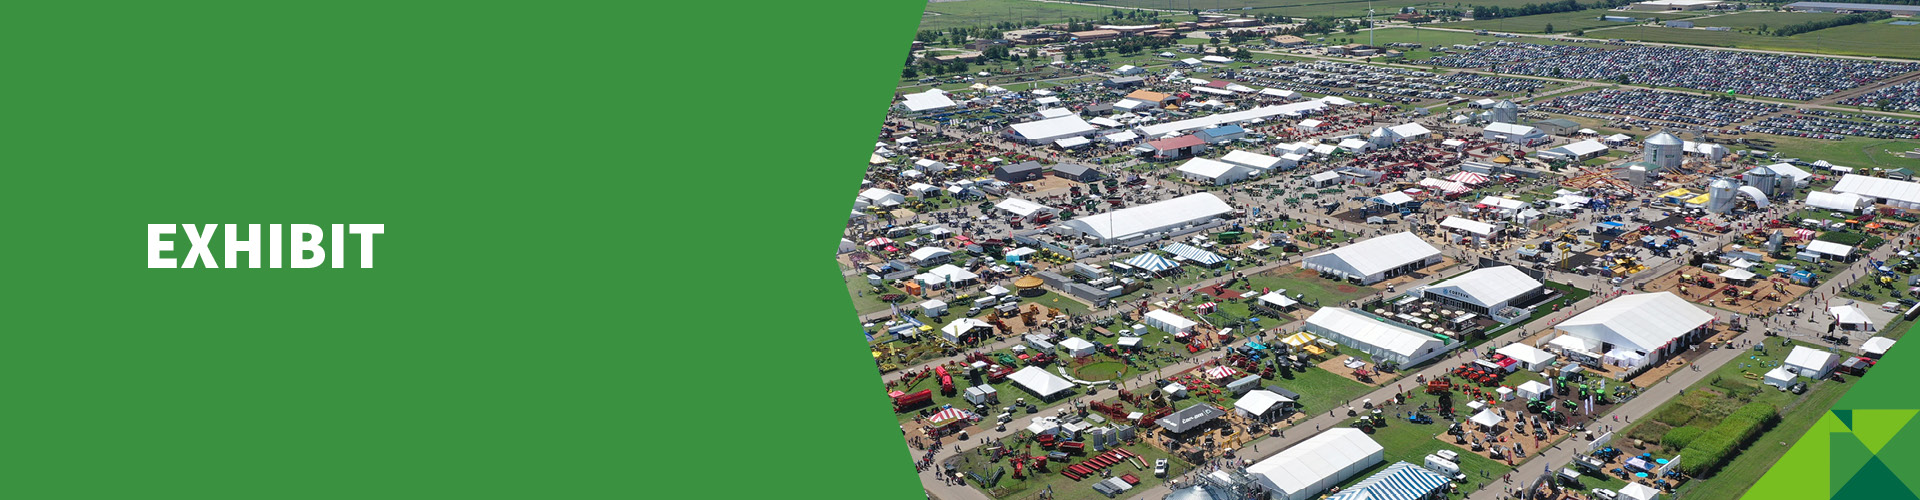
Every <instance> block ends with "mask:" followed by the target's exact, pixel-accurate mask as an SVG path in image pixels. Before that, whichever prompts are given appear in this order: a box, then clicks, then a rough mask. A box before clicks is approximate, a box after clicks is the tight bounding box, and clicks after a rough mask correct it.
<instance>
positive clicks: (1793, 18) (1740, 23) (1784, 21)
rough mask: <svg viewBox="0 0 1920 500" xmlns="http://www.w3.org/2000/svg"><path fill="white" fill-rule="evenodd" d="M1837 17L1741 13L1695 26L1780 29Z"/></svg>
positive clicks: (1698, 22)
mask: <svg viewBox="0 0 1920 500" xmlns="http://www.w3.org/2000/svg"><path fill="white" fill-rule="evenodd" d="M1835 15H1837V14H1825V13H1817V12H1741V13H1738V14H1728V15H1724V16H1714V17H1708V18H1701V19H1695V20H1694V21H1693V25H1694V26H1699V27H1707V26H1722V27H1727V28H1733V29H1737V30H1738V29H1753V28H1758V27H1760V26H1761V25H1766V26H1769V27H1774V28H1778V27H1781V26H1786V25H1789V24H1800V23H1804V22H1807V21H1815V20H1819V19H1824V18H1828V17H1833V16H1835Z"/></svg>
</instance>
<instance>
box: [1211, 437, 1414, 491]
mask: <svg viewBox="0 0 1920 500" xmlns="http://www.w3.org/2000/svg"><path fill="white" fill-rule="evenodd" d="M1385 458H1386V454H1385V449H1384V448H1382V447H1381V446H1380V443H1378V442H1375V441H1374V440H1373V438H1370V437H1367V434H1366V433H1365V432H1361V431H1360V430H1359V429H1352V428H1344V427H1342V428H1334V429H1327V430H1326V431H1325V432H1321V433H1320V434H1318V435H1315V436H1313V437H1311V438H1307V440H1306V441H1301V442H1300V443H1299V444H1296V445H1293V447H1291V448H1287V449H1285V450H1281V451H1280V453H1276V454H1274V455H1273V456H1271V457H1267V459H1266V460H1261V461H1259V462H1256V463H1254V464H1253V465H1250V466H1247V468H1246V474H1247V475H1248V476H1251V477H1253V478H1254V479H1255V480H1257V481H1259V482H1260V485H1261V486H1263V487H1265V488H1266V490H1267V491H1268V492H1269V493H1270V494H1271V497H1270V498H1273V499H1274V500H1307V499H1309V498H1314V497H1315V496H1317V495H1318V494H1319V493H1320V492H1321V491H1325V490H1326V489H1327V488H1329V487H1332V486H1334V485H1336V484H1340V482H1342V481H1345V480H1346V479H1347V478H1350V477H1353V476H1354V475H1356V474H1359V473H1360V472H1361V471H1364V470H1366V469H1367V468H1368V467H1372V466H1373V465H1374V464H1377V463H1380V462H1381V461H1382V460H1384V459H1385Z"/></svg>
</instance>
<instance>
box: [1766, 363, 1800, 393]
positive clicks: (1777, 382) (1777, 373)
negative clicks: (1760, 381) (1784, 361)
mask: <svg viewBox="0 0 1920 500" xmlns="http://www.w3.org/2000/svg"><path fill="white" fill-rule="evenodd" d="M1793 377H1794V375H1793V372H1789V371H1787V367H1785V366H1776V367H1773V370H1771V371H1768V372H1767V375H1766V379H1765V381H1766V383H1767V385H1771V386H1774V387H1779V388H1782V389H1785V388H1787V387H1788V386H1791V385H1793Z"/></svg>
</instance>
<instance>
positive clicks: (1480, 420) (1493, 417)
mask: <svg viewBox="0 0 1920 500" xmlns="http://www.w3.org/2000/svg"><path fill="white" fill-rule="evenodd" d="M1467 420H1468V421H1470V422H1473V423H1474V425H1478V426H1481V427H1493V426H1496V425H1500V423H1501V422H1505V421H1507V417H1502V416H1500V414H1499V413H1495V412H1494V411H1493V408H1487V409H1485V410H1480V413H1476V414H1474V415H1473V418H1469V419H1467Z"/></svg>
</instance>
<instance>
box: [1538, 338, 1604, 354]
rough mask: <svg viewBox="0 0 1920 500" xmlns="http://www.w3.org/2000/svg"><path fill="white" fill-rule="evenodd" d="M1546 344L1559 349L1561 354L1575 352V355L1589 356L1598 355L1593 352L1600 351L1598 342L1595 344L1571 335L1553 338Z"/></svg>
mask: <svg viewBox="0 0 1920 500" xmlns="http://www.w3.org/2000/svg"><path fill="white" fill-rule="evenodd" d="M1547 344H1549V345H1552V346H1553V347H1555V348H1558V349H1560V350H1561V351H1562V352H1577V353H1582V354H1586V355H1589V356H1597V355H1599V353H1596V352H1594V351H1597V350H1599V349H1600V343H1599V342H1595V341H1593V340H1590V339H1584V338H1580V337H1577V336H1573V335H1561V336H1559V337H1554V338H1553V340H1552V341H1550V342H1547Z"/></svg>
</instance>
